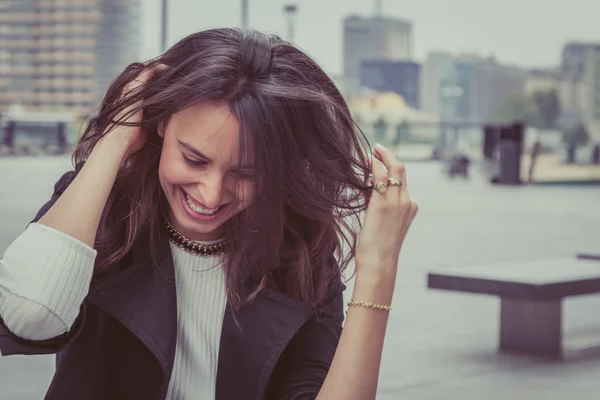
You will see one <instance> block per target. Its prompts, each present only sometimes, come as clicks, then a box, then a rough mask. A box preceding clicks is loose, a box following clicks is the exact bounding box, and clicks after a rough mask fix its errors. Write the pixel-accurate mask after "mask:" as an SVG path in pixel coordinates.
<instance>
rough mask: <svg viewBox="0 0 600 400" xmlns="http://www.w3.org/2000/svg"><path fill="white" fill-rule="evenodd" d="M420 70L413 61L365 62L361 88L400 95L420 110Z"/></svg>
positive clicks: (362, 67)
mask: <svg viewBox="0 0 600 400" xmlns="http://www.w3.org/2000/svg"><path fill="white" fill-rule="evenodd" d="M420 68H421V67H420V65H419V64H418V63H416V62H413V61H387V60H367V61H363V62H362V65H361V71H360V87H361V88H368V89H371V90H374V91H377V92H393V93H396V94H399V95H400V96H402V97H403V98H404V101H406V103H407V104H409V105H410V106H412V107H414V108H419V107H420V99H419V95H420V93H419V80H420Z"/></svg>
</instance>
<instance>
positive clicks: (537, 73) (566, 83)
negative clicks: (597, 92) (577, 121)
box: [525, 67, 589, 109]
mask: <svg viewBox="0 0 600 400" xmlns="http://www.w3.org/2000/svg"><path fill="white" fill-rule="evenodd" d="M552 90H554V91H556V93H557V94H558V98H559V100H560V104H561V108H569V107H571V108H572V105H573V103H576V104H578V106H579V107H581V108H582V109H585V108H587V104H588V103H589V101H588V99H587V94H588V88H587V87H586V84H585V82H584V80H583V79H582V80H580V81H579V82H577V83H576V87H575V91H574V90H573V82H572V81H571V80H570V78H569V76H568V75H567V74H565V72H564V71H563V69H562V68H561V67H559V68H535V69H530V70H529V71H527V76H526V79H525V93H526V94H528V95H532V94H534V93H535V92H548V91H552ZM574 93H576V94H577V98H576V99H575V100H574V99H573V94H574Z"/></svg>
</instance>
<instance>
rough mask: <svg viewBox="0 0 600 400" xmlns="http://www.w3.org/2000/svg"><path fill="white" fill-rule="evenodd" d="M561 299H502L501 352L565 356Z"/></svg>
mask: <svg viewBox="0 0 600 400" xmlns="http://www.w3.org/2000/svg"><path fill="white" fill-rule="evenodd" d="M561 303H562V302H561V300H551V301H530V300H516V299H501V300H500V351H501V352H508V353H520V354H527V355H535V356H544V357H551V358H561V357H562V344H561V342H562V341H561V339H562V327H561Z"/></svg>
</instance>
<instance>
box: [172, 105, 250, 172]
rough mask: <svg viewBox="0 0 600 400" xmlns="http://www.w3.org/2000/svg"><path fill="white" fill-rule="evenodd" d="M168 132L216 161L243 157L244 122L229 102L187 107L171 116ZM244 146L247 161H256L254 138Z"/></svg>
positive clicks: (245, 142)
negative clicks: (240, 121)
mask: <svg viewBox="0 0 600 400" xmlns="http://www.w3.org/2000/svg"><path fill="white" fill-rule="evenodd" d="M167 134H168V135H173V136H174V139H175V142H177V141H182V142H185V143H187V144H188V145H190V146H192V147H195V148H196V149H198V150H200V151H202V153H204V154H206V155H208V156H209V157H211V158H214V159H215V160H217V159H218V160H222V161H225V160H227V161H233V160H237V159H238V158H239V156H238V154H239V147H240V124H239V121H238V119H237V117H236V116H235V114H234V113H232V112H231V110H230V109H229V107H227V106H226V105H222V104H216V103H198V104H196V105H194V106H191V107H189V108H186V109H185V110H183V111H180V112H178V113H176V114H174V115H173V116H172V117H171V120H170V121H169V124H168V126H167ZM243 145H244V146H243V147H244V150H245V151H244V153H245V154H244V157H243V159H244V161H250V160H252V159H253V158H254V157H253V151H252V146H251V141H250V140H246V141H244V143H243Z"/></svg>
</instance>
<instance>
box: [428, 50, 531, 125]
mask: <svg viewBox="0 0 600 400" xmlns="http://www.w3.org/2000/svg"><path fill="white" fill-rule="evenodd" d="M421 70H422V73H421V99H422V106H423V107H422V108H423V109H424V110H426V111H429V112H432V113H435V114H436V115H438V116H439V117H440V119H441V120H445V121H469V122H482V123H486V122H490V121H492V120H493V119H494V117H495V115H496V113H497V112H498V109H499V108H500V106H501V104H502V102H503V101H504V100H505V99H506V98H507V97H508V96H509V95H510V94H512V93H522V92H523V90H524V87H525V78H526V72H525V71H524V70H522V69H519V68H516V67H511V66H507V65H503V64H500V63H498V62H497V61H496V60H495V59H493V58H482V57H479V56H477V55H469V54H465V55H459V56H455V55H452V54H448V53H431V54H429V56H428V57H427V60H426V61H425V63H423V65H422V68H421Z"/></svg>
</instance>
